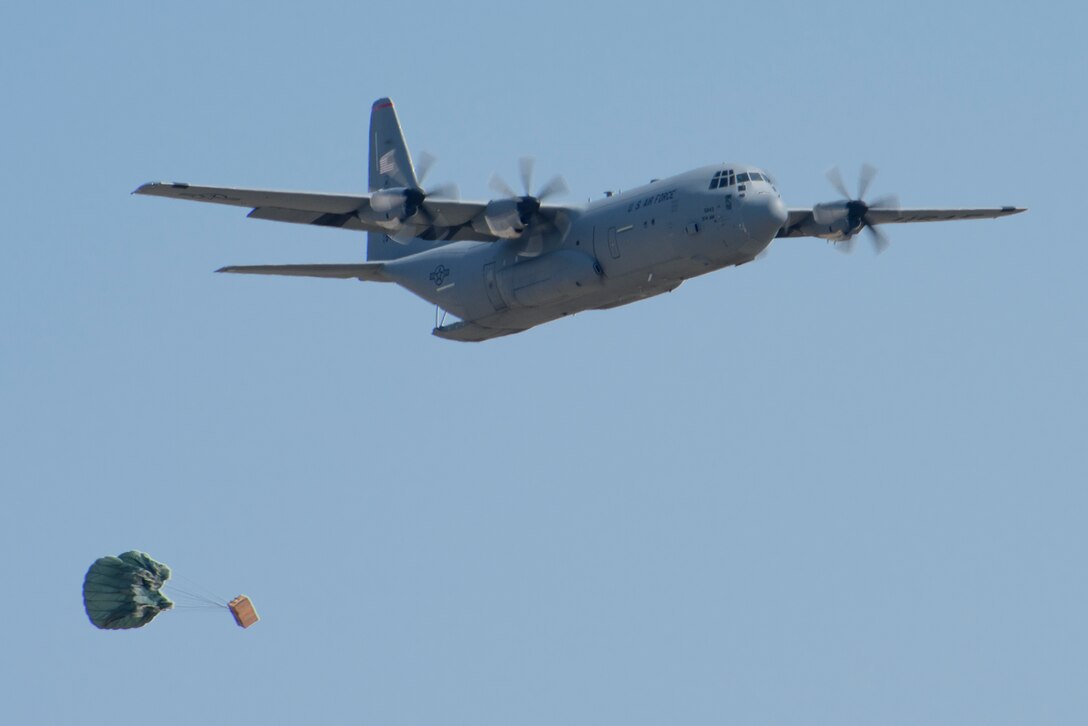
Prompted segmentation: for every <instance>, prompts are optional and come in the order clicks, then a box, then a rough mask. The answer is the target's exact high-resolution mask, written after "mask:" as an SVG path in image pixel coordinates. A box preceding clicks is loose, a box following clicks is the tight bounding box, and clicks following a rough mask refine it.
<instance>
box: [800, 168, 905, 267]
mask: <svg viewBox="0 0 1088 726" xmlns="http://www.w3.org/2000/svg"><path fill="white" fill-rule="evenodd" d="M876 173H877V169H876V167H875V166H872V165H871V164H863V165H862V167H861V171H860V172H859V173H858V193H857V196H856V197H851V196H850V192H848V191H847V190H846V184H844V183H843V180H842V172H840V171H839V167H837V166H833V167H831V168H830V169H828V170H827V180H828V181H829V182H831V186H833V187H834V188H835V191H837V192H838V193H839V194H841V195H842V197H843V198H842V200H841V201H838V202H828V203H825V204H817V205H816V206H815V207H813V208H812V218H813V219H814V220H815V221H816V223H817V224H828V225H830V224H835V223H836V222H839V221H841V220H843V219H845V220H847V223H848V226H847V230H848V231H850V230H853V231H857V230H859V229H865V230H866V231H867V232H868V233H869V235H870V240H871V241H872V243H873V249H874V250H875V251H876V253H877V254H880V253H881V252H883V251H884V250H886V249H887V248H888V244H889V240H888V238H887V236H886V235H885V234H884V233H883V232H881V231H880V229H878V228H877V225H876V223H875V222H873V221H872V219H871V218H870V217H869V210H871V209H898V208H899V197H897V196H896V195H894V194H887V195H885V196H882V197H877V198H876V199H874V200H872V201H871V202H866V201H865V195H866V193H867V192H868V191H869V187H870V186H871V185H872V183H873V178H874V177H875V176H876ZM853 231H850V236H849V237H847V238H846V239H844V240H843V241H842V242H840V243H839V249H840V250H842V251H843V252H847V253H849V252H851V251H853V249H854V232H853Z"/></svg>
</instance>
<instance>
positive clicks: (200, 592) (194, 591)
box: [167, 575, 227, 608]
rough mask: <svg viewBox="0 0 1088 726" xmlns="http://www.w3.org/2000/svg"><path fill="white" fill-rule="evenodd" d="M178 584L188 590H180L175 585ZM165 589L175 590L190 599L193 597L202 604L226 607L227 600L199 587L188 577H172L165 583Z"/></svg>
mask: <svg viewBox="0 0 1088 726" xmlns="http://www.w3.org/2000/svg"><path fill="white" fill-rule="evenodd" d="M178 582H180V583H181V584H182V585H184V586H185V587H186V588H189V589H188V590H183V589H182V588H180V587H178V586H177V584H176V583H178ZM167 587H168V588H171V589H174V590H177V591H178V592H180V593H184V594H186V595H190V596H192V597H195V598H197V599H198V600H203V601H204V602H209V603H213V604H215V605H218V606H219V607H224V608H225V607H227V599H226V598H225V597H223V596H222V595H220V594H218V593H215V592H212V591H211V590H208V589H207V588H204V587H201V586H200V585H199V584H198V583H196V582H193V581H192V580H190V579H189V578H188V577H182V576H181V575H174V577H173V578H172V581H171V582H168V583H167Z"/></svg>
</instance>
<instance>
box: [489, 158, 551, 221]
mask: <svg viewBox="0 0 1088 726" xmlns="http://www.w3.org/2000/svg"><path fill="white" fill-rule="evenodd" d="M535 165H536V160H535V159H533V157H531V156H523V157H521V158H520V159H518V172H519V176H520V177H521V188H522V190H523V191H524V194H520V195H519V194H518V193H517V192H515V191H514V190H513V189H512V188H511V187H510V185H509V184H507V183H506V180H504V179H503V178H502V177H501V176H499V175H498V174H493V175H492V176H491V183H490V185H489V186H490V187H491V189H492V190H493V191H494V192H495V193H497V194H500V195H502V196H503V197H504V198H506V199H511V200H514V201H515V202H516V205H517V211H518V216H519V218H520V220H521V223H522V225H528V224H529V222H530V221H532V218H533V215H535V214H536V213H537V212H539V211H540V203H541V202H543V201H544V200H546V199H549V198H550V197H555V196H559V195H562V194H566V193H567V191H569V189H568V187H567V182H566V181H565V180H564V179H563V177H562V176H558V175H557V176H554V177H552V178H551V179H549V180H548V183H547V184H545V185H544V186H542V187H541V188H540V189H539V190H538V191H537V192H536V193H535V194H534V193H533V191H532V189H533V167H534V166H535Z"/></svg>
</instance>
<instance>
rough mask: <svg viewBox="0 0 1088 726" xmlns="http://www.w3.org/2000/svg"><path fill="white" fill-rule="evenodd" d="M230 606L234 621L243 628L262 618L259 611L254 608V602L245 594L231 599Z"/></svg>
mask: <svg viewBox="0 0 1088 726" xmlns="http://www.w3.org/2000/svg"><path fill="white" fill-rule="evenodd" d="M229 607H230V612H231V615H233V616H234V622H236V623H238V625H240V626H241V627H243V628H248V627H249V626H250V625H253V623H255V622H257V621H258V620H260V619H261V618H260V617H259V616H258V615H257V611H256V610H254V609H253V603H252V602H250V601H249V598H248V597H246V596H245V595H239V596H238V597H236V598H234V599H233V600H231V601H230V603H229Z"/></svg>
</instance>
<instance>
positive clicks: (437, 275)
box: [428, 265, 450, 287]
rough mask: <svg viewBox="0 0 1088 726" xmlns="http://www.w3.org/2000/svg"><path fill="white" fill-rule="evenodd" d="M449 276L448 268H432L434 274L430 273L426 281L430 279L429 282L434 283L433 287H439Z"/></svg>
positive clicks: (440, 266) (442, 266)
mask: <svg viewBox="0 0 1088 726" xmlns="http://www.w3.org/2000/svg"><path fill="white" fill-rule="evenodd" d="M449 276H450V268H448V267H446V266H445V265H439V266H438V267H436V268H434V272H432V273H431V274H430V275H429V276H428V279H430V280H431V282H433V283H434V286H435V287H441V286H442V283H443V282H445V281H446V278H447V277H449Z"/></svg>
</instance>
